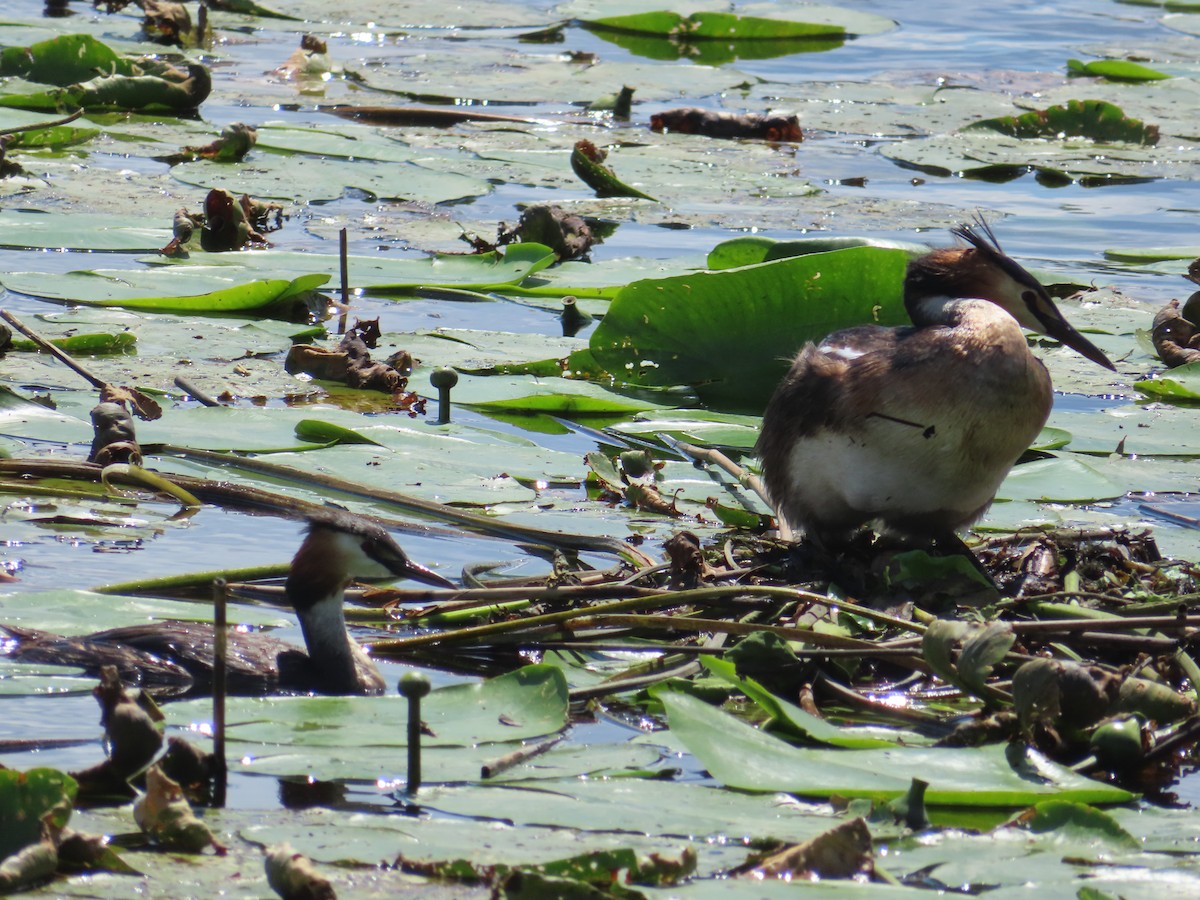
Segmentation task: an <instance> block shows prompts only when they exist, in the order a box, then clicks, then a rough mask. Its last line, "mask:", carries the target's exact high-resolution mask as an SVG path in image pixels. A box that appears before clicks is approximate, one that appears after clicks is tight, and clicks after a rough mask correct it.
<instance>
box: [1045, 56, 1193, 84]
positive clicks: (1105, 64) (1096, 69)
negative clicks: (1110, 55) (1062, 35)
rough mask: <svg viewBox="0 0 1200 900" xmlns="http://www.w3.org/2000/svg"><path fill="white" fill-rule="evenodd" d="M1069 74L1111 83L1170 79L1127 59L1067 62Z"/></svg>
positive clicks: (1162, 73) (1071, 60)
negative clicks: (1105, 79)
mask: <svg viewBox="0 0 1200 900" xmlns="http://www.w3.org/2000/svg"><path fill="white" fill-rule="evenodd" d="M1067 74H1068V75H1072V76H1085V77H1093V78H1107V79H1108V80H1109V81H1134V82H1137V81H1162V80H1163V79H1166V78H1170V77H1171V76H1170V75H1167V74H1166V73H1164V72H1159V71H1158V70H1157V69H1151V68H1150V67H1148V66H1143V65H1142V64H1141V63H1135V62H1130V61H1129V60H1127V59H1096V60H1092V61H1091V62H1086V63H1085V62H1081V61H1080V60H1078V59H1068V60H1067Z"/></svg>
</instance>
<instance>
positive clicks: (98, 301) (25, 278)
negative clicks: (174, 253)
mask: <svg viewBox="0 0 1200 900" xmlns="http://www.w3.org/2000/svg"><path fill="white" fill-rule="evenodd" d="M235 274H236V273H235ZM328 280H329V275H322V274H313V275H301V276H299V277H297V278H293V279H290V280H287V279H269V280H265V281H252V282H250V283H249V284H231V282H234V281H235V278H233V277H230V274H229V273H228V272H227V271H221V270H220V269H213V268H207V269H203V270H202V269H199V268H197V269H192V270H190V271H187V270H180V271H173V272H171V273H169V274H168V273H167V272H165V271H163V270H157V271H155V270H150V271H146V270H141V271H139V270H132V271H127V270H114V269H108V270H103V269H97V270H95V271H92V272H70V273H68V274H66V275H57V276H53V277H46V276H45V275H43V274H42V273H39V272H13V273H11V274H7V275H2V276H0V281H2V282H3V284H4V286H5V287H6V288H8V289H9V290H10V291H17V292H19V293H22V294H31V295H33V296H35V297H49V298H52V299H55V300H71V301H74V302H76V303H85V304H94V305H96V306H123V307H126V308H128V309H141V310H154V311H157V312H220V313H228V312H245V311H248V310H261V309H266V308H268V307H271V306H275V305H277V304H280V303H286V302H288V301H290V300H293V299H296V298H298V297H300V296H302V295H303V294H306V293H308V292H309V291H312V290H314V289H316V288H318V287H320V286H321V285H323V284H324V283H325V282H327V281H328ZM188 282H192V283H193V284H195V285H197V286H199V287H201V288H202V289H203V288H204V287H207V288H208V290H207V291H205V292H203V293H197V294H168V293H160V292H163V291H166V290H169V289H170V288H174V289H176V290H178V289H179V288H181V287H183V288H185V289H186V288H187V287H188ZM220 283H224V284H226V285H230V286H228V287H222V288H219V289H215V290H214V289H212V285H214V284H220Z"/></svg>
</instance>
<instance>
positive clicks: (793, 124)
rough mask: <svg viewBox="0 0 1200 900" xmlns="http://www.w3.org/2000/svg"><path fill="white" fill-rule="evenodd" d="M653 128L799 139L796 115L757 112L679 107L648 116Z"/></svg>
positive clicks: (721, 134)
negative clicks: (771, 114) (740, 112)
mask: <svg viewBox="0 0 1200 900" xmlns="http://www.w3.org/2000/svg"><path fill="white" fill-rule="evenodd" d="M650 127H651V129H653V130H654V131H673V132H676V133H678V134H703V135H706V136H708V137H715V138H759V139H761V140H765V141H802V140H804V132H803V131H801V130H800V118H799V117H798V116H767V115H762V114H759V113H743V114H741V115H738V114H737V113H731V112H723V111H719V110H710V109H699V108H697V107H683V108H681V109H668V110H666V111H665V112H661V113H655V114H654V115H652V116H651V117H650Z"/></svg>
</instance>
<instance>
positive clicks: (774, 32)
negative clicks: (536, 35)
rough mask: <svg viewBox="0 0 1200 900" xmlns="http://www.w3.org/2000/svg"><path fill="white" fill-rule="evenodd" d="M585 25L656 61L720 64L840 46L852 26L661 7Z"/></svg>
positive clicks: (601, 35)
mask: <svg viewBox="0 0 1200 900" xmlns="http://www.w3.org/2000/svg"><path fill="white" fill-rule="evenodd" d="M583 26H584V27H585V28H587V29H588V30H589V31H593V32H595V33H597V34H598V35H599V36H600V37H602V38H604V39H605V40H608V41H611V42H613V43H614V44H617V45H618V46H620V47H623V48H625V49H626V50H629V51H630V52H631V53H635V54H637V55H639V56H645V57H649V58H650V59H662V60H671V59H680V58H685V57H686V58H687V59H688V60H689V61H691V62H692V63H694V64H700V65H706V66H719V65H722V64H724V63H727V62H732V61H733V60H736V59H738V58H744V59H770V58H772V57H775V56H784V55H786V54H791V53H803V52H810V51H816V50H831V49H833V48H834V47H840V46H841V45H842V43H843V41H844V39H845V37H846V29H845V28H844V27H842V26H841V25H835V24H831V23H812V22H794V21H789V20H786V19H766V18H759V17H755V16H737V15H733V14H732V13H726V12H697V13H694V14H692V15H690V16H686V17H685V16H682V15H680V14H679V13H675V12H668V11H658V12H646V13H635V14H633V15H625V16H609V17H606V18H601V19H592V20H590V21H585V22H584V23H583Z"/></svg>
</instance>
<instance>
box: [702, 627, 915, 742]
mask: <svg viewBox="0 0 1200 900" xmlns="http://www.w3.org/2000/svg"><path fill="white" fill-rule="evenodd" d="M738 646H741V645H740V644H739V645H738ZM793 659H794V657H793ZM701 663H702V664H703V666H704V668H706V669H708V671H710V672H712V673H713V674H714V675H716V676H717V677H719V678H721V679H723V680H724V681H727V682H729V683H730V684H732V685H733V686H735V687H736V688H737V689H738V690H740V691H741V692H742V693H743V694H745V695H746V696H747V697H749V698H750V699H751V700H753V701H754V702H755V703H756V704H758V706H759V707H760V708H761V709H762V710H763V711H764V712H766V713H767V714H768V715H770V716H771V719H772V721H773V724H774V725H775V727H776V728H779V729H780V730H783V731H784V732H786V733H788V734H790V735H793V736H796V737H799V738H801V739H803V740H805V741H807V742H809V743H813V744H823V745H826V746H829V747H843V748H847V749H855V750H863V749H868V748H873V747H894V746H896V745H897V744H899V743H901V742H902V741H905V740H906V739H908V738H910V737H915V735H912V734H911V733H905V732H901V731H900V730H899V729H882V728H843V727H840V726H838V725H833V724H831V723H829V722H827V721H826V720H825V719H821V718H818V717H817V716H814V715H812V713H808V712H805V711H804V710H803V709H801V708H800V707H799V706H796V704H794V703H789V702H788V701H786V700H784V699H782V698H780V697H777V696H775V695H774V694H772V693H771V692H770V691H768V690H767V689H766V688H764V687H763V686H762V685H761V684H759V683H758V682H757V681H755V680H754V679H752V678H744V677H741V676H739V675H738V674H737V672H736V670H735V668H734V664H733V663H731V662H729V661H728V660H724V659H718V658H716V657H705V658H704V659H702V660H701ZM889 731H890V732H891V733H892V734H894V735H895V737H894V739H889V736H888V734H889ZM917 740H918V741H920V739H919V738H918V739H917Z"/></svg>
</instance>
